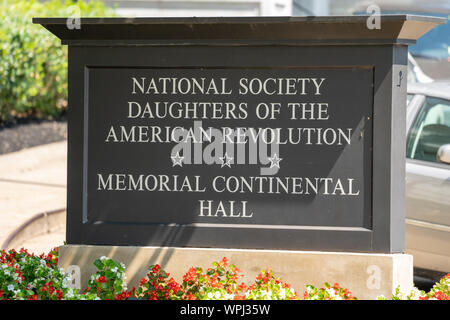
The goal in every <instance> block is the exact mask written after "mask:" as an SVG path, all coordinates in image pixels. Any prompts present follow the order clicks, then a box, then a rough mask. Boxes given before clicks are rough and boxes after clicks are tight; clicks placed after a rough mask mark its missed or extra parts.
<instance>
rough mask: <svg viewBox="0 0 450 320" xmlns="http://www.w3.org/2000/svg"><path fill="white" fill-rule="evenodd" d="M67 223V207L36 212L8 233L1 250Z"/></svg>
mask: <svg viewBox="0 0 450 320" xmlns="http://www.w3.org/2000/svg"><path fill="white" fill-rule="evenodd" d="M65 224H66V208H60V209H56V210H51V211H45V212H41V213H38V214H35V215H34V216H32V217H31V218H29V219H28V220H26V221H25V222H24V223H22V224H21V225H20V226H19V227H17V228H16V229H15V230H14V231H12V232H11V233H10V234H9V235H8V237H7V238H6V240H5V241H4V242H3V243H2V245H1V250H7V249H8V248H14V247H16V246H18V245H20V244H21V243H23V242H24V241H25V240H27V239H30V238H33V237H36V236H39V235H42V234H46V233H50V232H52V231H53V230H56V229H58V227H60V226H61V225H65Z"/></svg>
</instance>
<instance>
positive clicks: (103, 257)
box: [100, 256, 108, 261]
mask: <svg viewBox="0 0 450 320" xmlns="http://www.w3.org/2000/svg"><path fill="white" fill-rule="evenodd" d="M106 259H108V258H107V257H105V256H101V257H100V261H104V260H106Z"/></svg>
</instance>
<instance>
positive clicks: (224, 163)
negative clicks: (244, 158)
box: [219, 152, 234, 168]
mask: <svg viewBox="0 0 450 320" xmlns="http://www.w3.org/2000/svg"><path fill="white" fill-rule="evenodd" d="M219 159H220V161H222V165H221V166H220V167H221V168H223V167H225V166H227V167H228V168H231V160H233V159H234V158H233V157H229V156H228V155H227V153H226V152H225V157H219Z"/></svg>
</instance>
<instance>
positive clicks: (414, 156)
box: [406, 95, 450, 272]
mask: <svg viewBox="0 0 450 320" xmlns="http://www.w3.org/2000/svg"><path fill="white" fill-rule="evenodd" d="M407 114H408V117H407V128H408V133H407V142H406V156H407V160H406V247H407V251H408V252H409V253H411V254H413V255H414V261H415V263H414V264H415V266H416V267H421V268H426V269H431V270H438V271H443V272H449V271H450V165H449V164H446V163H440V162H438V160H437V157H436V154H437V151H438V149H439V147H440V146H442V145H444V144H450V101H448V100H446V99H440V98H436V97H428V96H421V95H417V96H415V97H414V98H412V99H411V101H410V103H409V106H408V112H407Z"/></svg>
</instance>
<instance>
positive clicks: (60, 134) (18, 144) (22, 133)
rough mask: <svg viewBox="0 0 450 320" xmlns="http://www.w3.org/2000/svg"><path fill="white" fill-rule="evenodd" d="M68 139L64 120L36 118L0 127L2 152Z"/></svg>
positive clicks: (0, 151) (0, 152)
mask: <svg viewBox="0 0 450 320" xmlns="http://www.w3.org/2000/svg"><path fill="white" fill-rule="evenodd" d="M65 139H67V122H66V121H64V120H57V121H50V120H34V121H29V122H28V123H21V124H14V125H10V126H3V127H0V154H5V153H9V152H14V151H19V150H22V149H25V148H30V147H35V146H39V145H42V144H47V143H52V142H57V141H62V140H65Z"/></svg>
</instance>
